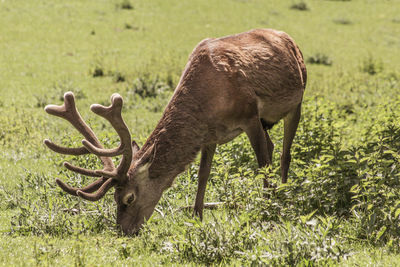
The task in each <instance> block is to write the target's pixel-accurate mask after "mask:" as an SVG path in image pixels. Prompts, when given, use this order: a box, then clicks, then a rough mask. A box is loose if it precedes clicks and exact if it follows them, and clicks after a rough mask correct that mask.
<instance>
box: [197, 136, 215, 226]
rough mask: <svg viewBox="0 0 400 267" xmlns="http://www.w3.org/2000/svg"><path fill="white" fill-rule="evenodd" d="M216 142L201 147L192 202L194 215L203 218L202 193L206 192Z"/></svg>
mask: <svg viewBox="0 0 400 267" xmlns="http://www.w3.org/2000/svg"><path fill="white" fill-rule="evenodd" d="M216 147H217V145H216V144H212V145H207V146H204V147H203V148H202V149H201V159H200V168H199V182H198V187H197V194H196V201H195V204H194V215H196V216H199V218H200V220H202V219H203V207H204V194H205V192H206V186H207V180H208V176H209V175H210V170H211V163H212V159H213V156H214V152H215V148H216Z"/></svg>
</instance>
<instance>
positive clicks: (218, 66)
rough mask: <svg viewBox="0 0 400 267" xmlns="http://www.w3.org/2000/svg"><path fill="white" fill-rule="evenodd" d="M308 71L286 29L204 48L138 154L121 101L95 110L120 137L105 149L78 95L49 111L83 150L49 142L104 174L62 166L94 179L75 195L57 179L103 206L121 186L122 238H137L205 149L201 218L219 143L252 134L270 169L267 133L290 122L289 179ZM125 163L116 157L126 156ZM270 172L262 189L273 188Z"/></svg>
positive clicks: (215, 41) (206, 43)
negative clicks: (72, 131)
mask: <svg viewBox="0 0 400 267" xmlns="http://www.w3.org/2000/svg"><path fill="white" fill-rule="evenodd" d="M306 79H307V72H306V67H305V64H304V60H303V55H302V53H301V51H300V49H299V47H298V46H297V45H296V43H295V42H294V40H293V39H292V38H291V37H290V36H289V35H288V34H286V33H285V32H282V31H277V30H273V29H254V30H250V31H248V32H244V33H239V34H236V35H230V36H226V37H221V38H208V39H204V40H203V41H201V42H200V43H199V44H198V45H197V46H196V47H195V48H194V50H193V52H192V53H191V55H190V56H189V60H188V62H187V64H186V66H185V68H184V70H183V74H182V75H181V78H180V80H179V82H178V84H177V86H176V88H175V90H174V93H173V95H172V97H171V99H170V101H169V103H168V104H167V106H166V108H165V110H164V112H163V114H162V116H161V119H160V120H159V122H158V124H157V126H156V127H155V129H154V130H153V132H152V133H151V134H150V136H149V137H148V138H147V140H146V142H145V143H144V145H143V146H142V147H141V148H139V146H138V145H137V143H136V142H135V141H133V140H131V134H130V131H129V129H128V126H127V125H126V123H125V122H124V120H123V119H122V115H121V112H122V106H123V99H122V97H121V96H120V95H119V94H116V93H115V94H113V95H112V96H111V105H110V106H103V105H99V104H93V105H91V107H90V109H91V110H92V111H93V112H94V113H95V114H97V115H99V116H101V117H103V118H105V119H106V120H108V121H109V123H110V124H111V125H112V127H113V128H114V129H115V131H116V133H117V134H118V136H119V138H120V144H119V146H118V147H116V148H112V149H105V148H104V147H103V146H102V144H101V143H100V141H99V140H98V138H97V137H96V135H95V133H94V132H93V130H92V129H91V128H90V127H89V126H88V125H87V124H86V123H85V121H84V120H83V119H82V117H81V115H80V113H79V112H78V110H77V109H76V105H75V98H74V95H73V93H72V92H67V93H65V95H64V103H63V104H62V105H61V106H57V105H48V106H46V107H45V111H46V112H47V113H49V114H50V115H54V116H58V117H61V118H63V119H65V120H67V121H68V122H69V123H70V124H72V126H73V127H75V128H76V129H77V130H78V131H79V132H80V133H81V134H82V135H83V136H84V138H85V139H84V140H82V146H81V147H77V148H69V147H63V146H60V145H57V144H55V143H53V142H52V141H50V140H49V139H45V140H44V144H45V145H46V146H47V147H48V148H50V149H51V150H53V151H55V152H57V153H60V154H68V155H76V156H78V155H84V154H89V153H91V154H94V155H96V156H97V157H98V158H99V159H100V161H101V162H102V165H103V169H102V170H90V169H86V168H83V167H79V166H74V165H72V164H70V163H68V162H64V166H65V167H66V168H67V169H68V170H70V171H73V172H76V173H79V174H82V175H86V176H91V177H96V178H97V180H95V181H94V182H93V183H91V184H90V185H87V186H85V187H83V188H75V187H72V186H70V185H68V184H67V183H65V182H63V181H62V180H60V179H58V178H57V179H56V183H57V184H58V186H59V187H60V188H61V189H62V190H64V191H65V192H66V193H68V194H71V195H74V196H78V197H81V198H83V199H85V200H88V201H97V200H99V199H101V198H102V197H104V196H105V194H106V193H107V192H108V191H109V190H110V189H111V188H113V187H114V188H115V192H114V199H115V202H116V206H117V211H116V215H117V216H116V218H117V219H116V221H117V222H116V223H117V225H118V226H119V228H120V229H121V230H122V231H123V233H124V234H127V235H132V234H137V233H138V232H139V231H140V229H141V228H142V225H143V224H144V222H145V221H146V220H148V219H149V218H150V217H151V215H152V213H153V212H154V210H155V208H156V205H157V203H158V202H159V200H160V198H161V196H162V194H163V192H164V191H165V190H166V189H167V188H169V187H171V186H172V183H173V181H174V179H175V178H176V177H177V176H178V175H179V174H180V173H182V172H183V171H184V170H185V169H186V168H187V167H188V166H189V164H190V163H191V162H192V161H194V160H195V158H196V156H197V154H198V153H199V152H200V153H201V155H200V166H199V170H198V188H197V193H196V198H195V203H194V215H196V216H198V217H199V218H200V219H202V218H203V208H204V196H205V190H206V184H207V180H208V177H209V175H210V169H211V164H212V159H213V156H214V153H215V150H216V146H217V145H220V144H224V143H227V142H229V141H231V140H233V139H234V138H235V137H237V136H238V135H240V134H241V133H243V132H244V133H245V134H246V135H247V137H248V139H249V141H250V144H251V147H252V148H253V150H254V152H255V155H256V159H257V163H258V167H259V168H263V167H265V166H269V165H270V164H272V153H273V149H274V145H273V143H272V141H271V139H270V136H269V134H268V130H269V129H270V128H271V127H272V126H273V125H274V124H276V123H277V122H278V121H280V120H282V119H283V121H284V125H283V126H284V138H283V151H282V154H281V179H282V183H286V182H287V177H288V169H289V165H290V161H291V155H290V150H291V146H292V143H293V139H294V137H295V134H296V130H297V127H298V124H299V120H300V115H301V104H302V99H303V94H304V90H305V86H306ZM121 155H122V157H121V159H120V162H119V164H118V166H115V165H114V163H113V161H112V157H115V156H121ZM267 176H268V175H265V178H264V181H263V183H264V185H263V186H264V187H268V186H269V183H268V177H267Z"/></svg>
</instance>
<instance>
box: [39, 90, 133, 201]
mask: <svg viewBox="0 0 400 267" xmlns="http://www.w3.org/2000/svg"><path fill="white" fill-rule="evenodd" d="M111 103H112V104H111V106H109V107H104V106H102V105H97V104H96V105H92V106H91V110H92V111H93V112H94V113H96V114H98V115H100V116H102V117H104V118H106V119H107V120H108V121H109V122H110V123H111V125H112V126H113V127H114V128H115V130H116V131H117V133H118V135H119V136H120V138H121V144H120V146H119V147H118V148H115V149H104V148H103V146H102V145H101V144H100V142H99V140H98V139H97V137H96V135H95V134H94V132H93V131H92V129H91V128H90V127H89V126H88V125H87V124H86V123H85V122H84V121H83V119H82V117H81V115H80V114H79V112H78V110H77V109H76V106H75V98H74V94H73V93H72V92H67V93H65V94H64V104H63V105H61V106H56V105H48V106H46V107H45V111H46V112H47V113H49V114H51V115H54V116H58V117H61V118H63V119H66V120H67V121H69V122H70V123H71V124H72V126H74V127H75V128H76V129H77V130H78V131H79V132H80V133H81V134H82V135H83V136H84V137H85V140H83V141H82V144H83V146H82V147H78V148H68V147H62V146H59V145H56V144H54V143H53V142H51V141H50V140H48V139H46V140H44V144H45V145H47V146H48V147H49V148H50V149H51V150H53V151H55V152H57V153H61V154H68V155H84V154H89V153H93V154H95V155H97V156H98V157H99V158H100V160H101V161H102V163H103V166H104V168H103V169H102V170H89V169H85V168H81V167H77V166H74V165H71V164H70V163H68V162H64V166H65V167H66V168H67V169H69V170H71V171H74V172H77V173H80V174H83V175H87V176H92V177H100V178H99V179H98V180H96V181H95V182H93V183H92V184H90V185H88V186H86V187H84V188H75V187H71V186H69V185H68V184H66V183H64V182H62V181H61V180H59V179H56V182H57V184H58V185H59V186H60V187H61V189H63V190H64V191H65V192H67V193H69V194H71V195H74V196H80V197H82V198H84V199H87V200H91V201H96V200H98V199H100V198H102V197H103V196H104V195H105V194H106V192H107V191H108V190H109V189H110V188H111V187H113V186H114V185H115V184H116V181H117V180H123V179H125V178H126V174H127V172H128V170H129V167H130V164H131V160H132V146H131V136H130V133H129V130H128V127H127V126H126V124H125V122H124V121H123V119H122V116H121V110H122V105H123V100H122V97H121V96H120V95H118V94H113V95H112V96H111ZM121 154H122V155H123V156H122V160H121V162H120V164H119V165H118V167H117V168H115V166H114V163H113V162H112V159H111V158H110V157H113V156H117V155H121ZM96 190H97V192H96ZM93 192H95V193H93Z"/></svg>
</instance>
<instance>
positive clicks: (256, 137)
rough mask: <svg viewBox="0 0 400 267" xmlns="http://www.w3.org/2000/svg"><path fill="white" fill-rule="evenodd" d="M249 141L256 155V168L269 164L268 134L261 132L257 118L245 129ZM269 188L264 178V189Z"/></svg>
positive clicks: (261, 128) (269, 142)
mask: <svg viewBox="0 0 400 267" xmlns="http://www.w3.org/2000/svg"><path fill="white" fill-rule="evenodd" d="M245 132H246V134H247V136H248V138H249V140H250V143H251V146H252V147H253V150H254V152H255V153H256V157H257V162H258V167H259V168H262V167H265V166H266V165H267V164H268V165H269V164H271V160H272V150H273V144H272V141H271V139H270V138H269V135H268V133H267V132H266V131H265V132H264V130H263V127H262V124H261V122H260V120H259V119H258V118H255V119H253V120H252V121H251V122H250V123H249V124H248V125H247V128H246V129H245ZM267 187H269V183H268V179H267V177H264V188H267Z"/></svg>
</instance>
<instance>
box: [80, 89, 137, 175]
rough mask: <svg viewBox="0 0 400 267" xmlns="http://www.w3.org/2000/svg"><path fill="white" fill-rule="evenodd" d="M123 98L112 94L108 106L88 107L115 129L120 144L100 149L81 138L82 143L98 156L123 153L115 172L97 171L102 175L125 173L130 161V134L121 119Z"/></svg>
mask: <svg viewBox="0 0 400 267" xmlns="http://www.w3.org/2000/svg"><path fill="white" fill-rule="evenodd" d="M122 105H123V99H122V97H121V96H120V95H119V94H113V95H112V96H111V105H110V106H108V107H105V106H102V105H99V104H94V105H92V106H91V107H90V109H91V110H92V111H93V112H94V113H96V114H97V115H99V116H102V117H103V118H105V119H106V120H108V121H109V122H110V123H111V125H112V126H113V127H114V129H115V130H116V131H117V133H118V135H119V137H120V139H121V144H120V145H119V147H117V148H114V149H102V148H98V147H96V146H94V145H93V144H92V143H91V142H90V141H89V142H88V141H86V140H83V141H82V144H83V145H84V146H85V147H86V149H88V150H89V151H90V152H92V153H93V154H96V155H98V156H109V157H111V156H117V155H121V154H122V155H123V156H122V159H121V162H120V164H119V165H118V167H117V172H104V171H97V173H99V174H100V173H101V174H103V175H110V176H111V175H116V176H121V175H124V174H126V173H127V171H128V169H129V167H130V163H131V161H132V146H131V134H130V132H129V129H128V127H127V126H126V124H125V122H124V120H123V119H122V115H121V111H122Z"/></svg>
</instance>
